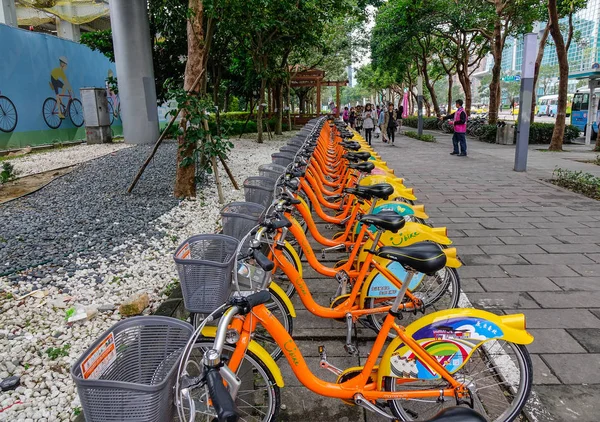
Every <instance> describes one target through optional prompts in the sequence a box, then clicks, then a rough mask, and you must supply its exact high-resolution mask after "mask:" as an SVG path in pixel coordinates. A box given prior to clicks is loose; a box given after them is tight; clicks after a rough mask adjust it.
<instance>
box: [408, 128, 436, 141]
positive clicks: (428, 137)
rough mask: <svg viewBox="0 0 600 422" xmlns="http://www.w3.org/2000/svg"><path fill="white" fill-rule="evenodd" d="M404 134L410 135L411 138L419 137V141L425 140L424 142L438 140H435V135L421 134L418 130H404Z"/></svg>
mask: <svg viewBox="0 0 600 422" xmlns="http://www.w3.org/2000/svg"><path fill="white" fill-rule="evenodd" d="M404 135H405V136H408V137H409V138H414V139H418V140H419V141H423V142H437V141H436V140H435V136H433V135H429V134H427V133H424V134H423V135H421V136H419V134H418V133H417V132H413V131H410V130H407V131H406V132H404Z"/></svg>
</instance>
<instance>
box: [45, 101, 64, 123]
mask: <svg viewBox="0 0 600 422" xmlns="http://www.w3.org/2000/svg"><path fill="white" fill-rule="evenodd" d="M58 114H59V113H58V104H57V103H56V99H54V98H52V97H48V98H46V101H44V104H43V105H42V115H43V116H44V121H45V122H46V124H47V125H48V127H49V128H51V129H58V128H59V127H60V125H61V123H62V119H61V118H60V117H58Z"/></svg>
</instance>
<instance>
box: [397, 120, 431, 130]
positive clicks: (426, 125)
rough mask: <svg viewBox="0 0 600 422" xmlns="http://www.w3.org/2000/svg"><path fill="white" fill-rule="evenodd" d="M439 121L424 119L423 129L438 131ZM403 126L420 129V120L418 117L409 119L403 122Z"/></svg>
mask: <svg viewBox="0 0 600 422" xmlns="http://www.w3.org/2000/svg"><path fill="white" fill-rule="evenodd" d="M438 122H439V120H438V119H437V117H423V129H425V130H437V129H438ZM402 124H403V125H405V126H408V127H414V128H416V127H418V125H419V118H418V117H407V118H406V119H403V120H402Z"/></svg>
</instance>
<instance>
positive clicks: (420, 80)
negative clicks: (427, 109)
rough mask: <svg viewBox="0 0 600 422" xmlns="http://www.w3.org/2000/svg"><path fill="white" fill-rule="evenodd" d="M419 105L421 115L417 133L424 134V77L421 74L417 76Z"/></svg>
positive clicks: (418, 114) (419, 115)
mask: <svg viewBox="0 0 600 422" xmlns="http://www.w3.org/2000/svg"><path fill="white" fill-rule="evenodd" d="M417 107H418V110H417V116H418V117H419V121H418V123H417V133H418V135H419V136H421V135H423V77H422V76H421V75H419V77H418V78H417Z"/></svg>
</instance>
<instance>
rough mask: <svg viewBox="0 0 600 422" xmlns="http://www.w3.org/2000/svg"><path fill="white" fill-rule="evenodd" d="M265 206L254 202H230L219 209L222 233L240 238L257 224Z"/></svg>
mask: <svg viewBox="0 0 600 422" xmlns="http://www.w3.org/2000/svg"><path fill="white" fill-rule="evenodd" d="M264 212H265V207H263V206H262V205H260V204H255V203H254V202H232V203H230V204H227V205H225V206H224V207H223V208H222V209H221V218H222V221H223V234H224V235H226V236H231V237H235V238H236V239H238V240H241V239H242V238H243V237H244V236H246V234H248V232H249V231H250V230H252V228H253V227H254V226H256V225H257V224H258V222H259V221H260V219H261V217H262V216H263V214H264Z"/></svg>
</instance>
